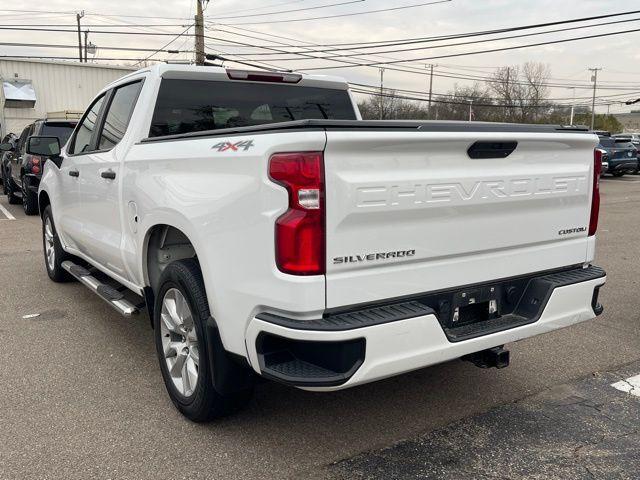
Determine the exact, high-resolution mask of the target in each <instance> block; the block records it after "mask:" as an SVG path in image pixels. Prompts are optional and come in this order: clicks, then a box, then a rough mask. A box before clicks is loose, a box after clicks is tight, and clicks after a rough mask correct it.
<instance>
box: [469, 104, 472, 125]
mask: <svg viewBox="0 0 640 480" xmlns="http://www.w3.org/2000/svg"><path fill="white" fill-rule="evenodd" d="M469 121H470V122H473V99H471V100H469Z"/></svg>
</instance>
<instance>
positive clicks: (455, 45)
mask: <svg viewBox="0 0 640 480" xmlns="http://www.w3.org/2000/svg"><path fill="white" fill-rule="evenodd" d="M637 21H640V18H631V19H626V20H614V21H611V22H603V23H600V24H599V25H580V26H577V27H566V28H557V29H554V30H545V31H543V32H533V33H522V34H518V35H509V36H506V37H499V38H485V39H482V40H472V41H468V42H459V43H448V44H444V45H433V46H427V47H424V46H421V47H411V48H400V49H395V50H381V51H375V52H371V54H380V53H401V52H412V51H417V50H425V49H436V48H449V47H460V46H465V45H475V44H479V43H488V42H498V41H501V40H513V39H516V38H526V37H534V36H538V35H548V34H551V33H560V32H569V31H573V30H582V29H585V28H599V27H604V26H608V25H616V24H620V23H629V22H637ZM363 48H367V47H359V48H358V50H361V49H363ZM340 50H343V49H340ZM350 50H352V49H350ZM245 55H250V54H246V53H245ZM258 55H273V53H256V54H254V55H253V56H258ZM250 56H252V55H250ZM353 56H354V55H353V54H338V55H325V56H324V57H322V58H323V59H324V60H333V59H334V58H351V57H353ZM273 60H275V61H280V62H284V61H301V60H302V59H300V58H297V57H294V58H277V59H273ZM400 61H401V60H400Z"/></svg>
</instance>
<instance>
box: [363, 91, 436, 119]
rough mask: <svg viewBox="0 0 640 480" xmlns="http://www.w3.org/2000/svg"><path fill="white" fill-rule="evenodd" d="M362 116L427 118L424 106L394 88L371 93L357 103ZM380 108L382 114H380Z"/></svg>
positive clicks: (370, 117)
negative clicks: (380, 92) (399, 93)
mask: <svg viewBox="0 0 640 480" xmlns="http://www.w3.org/2000/svg"><path fill="white" fill-rule="evenodd" d="M358 108H359V109H360V113H361V114H362V118H365V119H372V120H375V119H380V118H382V119H383V120H422V119H426V118H428V112H427V110H426V108H424V107H422V106H421V105H420V103H419V102H415V101H411V100H407V99H404V98H402V97H401V96H400V95H398V94H397V92H396V91H395V90H385V91H384V92H383V95H382V96H380V95H371V96H369V97H368V98H367V99H366V100H365V101H364V102H361V103H359V104H358ZM380 109H382V115H380Z"/></svg>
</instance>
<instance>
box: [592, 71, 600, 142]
mask: <svg viewBox="0 0 640 480" xmlns="http://www.w3.org/2000/svg"><path fill="white" fill-rule="evenodd" d="M600 70H602V68H589V71H590V72H593V75H592V76H591V81H592V82H593V100H592V101H591V130H593V129H594V127H595V125H596V89H597V88H598V72H599V71H600Z"/></svg>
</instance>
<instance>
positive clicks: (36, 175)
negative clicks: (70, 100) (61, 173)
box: [5, 119, 78, 215]
mask: <svg viewBox="0 0 640 480" xmlns="http://www.w3.org/2000/svg"><path fill="white" fill-rule="evenodd" d="M77 123H78V122H77V121H76V120H66V119H63V120H58V119H45V120H37V121H35V122H34V123H32V124H30V125H27V126H26V127H25V128H24V130H23V131H22V134H21V135H20V138H19V139H18V141H17V144H16V146H15V147H14V150H13V151H9V152H6V153H11V155H9V156H8V157H7V160H8V161H7V165H6V173H5V178H6V187H5V191H6V195H7V197H8V198H9V203H13V204H15V203H20V202H22V206H23V208H24V212H25V213H26V214H27V215H35V214H37V213H38V187H39V185H40V178H41V177H42V170H43V167H44V163H45V162H46V160H47V158H46V157H43V156H39V155H30V154H28V153H27V152H26V147H27V139H28V138H29V137H31V136H38V135H41V136H51V137H56V138H57V139H58V141H59V143H60V144H61V145H64V144H65V143H66V142H67V140H68V139H69V137H70V136H71V133H72V132H73V129H74V128H75V126H76V124H77Z"/></svg>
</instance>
